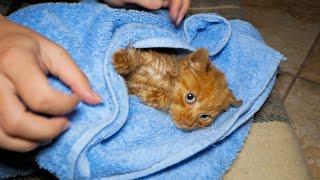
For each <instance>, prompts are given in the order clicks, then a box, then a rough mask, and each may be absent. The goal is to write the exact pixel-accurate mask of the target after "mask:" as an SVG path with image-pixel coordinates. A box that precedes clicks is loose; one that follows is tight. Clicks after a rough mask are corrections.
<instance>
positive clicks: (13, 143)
mask: <svg viewBox="0 0 320 180" xmlns="http://www.w3.org/2000/svg"><path fill="white" fill-rule="evenodd" d="M38 146H39V143H36V142H33V141H30V140H25V139H21V138H16V137H11V136H8V135H7V134H5V133H4V132H3V131H2V130H1V129H0V147H1V148H3V149H6V150H10V151H16V152H28V151H31V150H33V149H35V148H37V147H38Z"/></svg>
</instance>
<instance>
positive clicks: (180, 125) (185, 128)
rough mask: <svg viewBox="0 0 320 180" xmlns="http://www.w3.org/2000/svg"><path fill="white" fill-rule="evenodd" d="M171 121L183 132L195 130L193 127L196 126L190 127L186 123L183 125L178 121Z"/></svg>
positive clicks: (195, 127)
mask: <svg viewBox="0 0 320 180" xmlns="http://www.w3.org/2000/svg"><path fill="white" fill-rule="evenodd" d="M173 122H174V124H175V125H176V127H177V128H178V129H180V130H182V131H184V132H190V131H192V130H195V129H197V128H198V127H197V126H192V127H190V126H187V125H184V124H179V123H178V122H176V121H173Z"/></svg>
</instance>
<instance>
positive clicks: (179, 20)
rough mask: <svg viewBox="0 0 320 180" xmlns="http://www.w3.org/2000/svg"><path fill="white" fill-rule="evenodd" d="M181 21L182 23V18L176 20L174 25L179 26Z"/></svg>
mask: <svg viewBox="0 0 320 180" xmlns="http://www.w3.org/2000/svg"><path fill="white" fill-rule="evenodd" d="M181 21H182V16H181V17H179V18H178V20H177V24H176V25H177V26H179V25H180V23H181Z"/></svg>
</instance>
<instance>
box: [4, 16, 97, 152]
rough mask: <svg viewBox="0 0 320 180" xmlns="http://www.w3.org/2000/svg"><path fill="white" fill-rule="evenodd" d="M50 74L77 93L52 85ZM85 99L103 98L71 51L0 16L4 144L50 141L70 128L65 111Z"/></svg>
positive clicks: (23, 147)
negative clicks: (75, 60) (63, 90)
mask: <svg viewBox="0 0 320 180" xmlns="http://www.w3.org/2000/svg"><path fill="white" fill-rule="evenodd" d="M47 74H52V75H53V76H56V77H57V78H59V79H60V80H61V81H62V82H64V83H65V84H66V85H67V86H69V87H70V88H71V90H72V92H73V94H71V95H69V94H66V93H63V92H60V91H58V90H56V89H54V88H52V87H51V86H50V85H49V82H48V80H47V77H46V75H47ZM80 100H83V101H84V102H85V103H88V104H98V103H99V102H100V101H101V99H100V97H99V96H98V95H97V94H96V93H95V92H93V91H92V89H91V87H90V85H89V82H88V79H87V78H86V76H85V75H84V74H83V73H82V72H81V70H80V69H79V68H78V67H77V66H76V64H75V63H74V62H73V61H72V60H71V58H70V56H69V55H68V53H67V52H66V51H65V50H64V49H63V48H62V47H60V46H59V45H57V44H55V43H53V42H51V41H50V40H48V39H46V38H45V37H43V36H41V35H39V34H37V33H36V32H34V31H32V30H30V29H28V28H25V27H23V26H20V25H18V24H15V23H12V22H10V21H8V20H6V19H5V18H4V17H2V16H0V148H3V149H7V150H12V151H18V152H27V151H30V150H33V149H35V148H36V147H37V146H39V145H40V144H42V143H47V142H50V141H51V140H52V139H53V138H54V137H56V136H58V135H59V134H60V133H61V132H63V131H64V130H65V129H66V128H67V127H68V120H67V118H66V117H65V116H64V115H65V114H67V113H69V112H70V111H72V110H73V109H74V107H75V106H76V105H77V104H78V103H79V101H80ZM46 116H47V117H46ZM48 116H50V117H48Z"/></svg>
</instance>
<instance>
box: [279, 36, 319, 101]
mask: <svg viewBox="0 0 320 180" xmlns="http://www.w3.org/2000/svg"><path fill="white" fill-rule="evenodd" d="M318 41H320V32H318V34H317V37H316V38H315V40H314V41H313V43H312V45H311V47H310V49H309V51H308V53H307V55H306V57H305V58H304V60H303V62H302V63H301V65H300V67H299V70H298V72H297V73H296V74H295V75H294V78H293V80H292V82H291V83H290V85H289V87H288V89H287V91H286V93H285V94H284V96H283V100H282V101H283V102H282V103H284V102H285V100H286V99H287V97H288V95H289V92H290V91H291V88H292V87H293V85H294V83H295V82H296V81H297V79H298V78H302V77H300V74H301V72H302V69H303V67H304V66H305V64H306V62H307V60H308V59H309V58H310V56H311V54H312V53H313V50H314V49H315V48H316V45H317V42H318ZM289 74H291V73H289ZM302 79H304V80H306V79H305V78H302ZM308 81H311V80H308ZM311 82H313V81H311ZM313 83H316V82H313Z"/></svg>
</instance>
